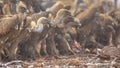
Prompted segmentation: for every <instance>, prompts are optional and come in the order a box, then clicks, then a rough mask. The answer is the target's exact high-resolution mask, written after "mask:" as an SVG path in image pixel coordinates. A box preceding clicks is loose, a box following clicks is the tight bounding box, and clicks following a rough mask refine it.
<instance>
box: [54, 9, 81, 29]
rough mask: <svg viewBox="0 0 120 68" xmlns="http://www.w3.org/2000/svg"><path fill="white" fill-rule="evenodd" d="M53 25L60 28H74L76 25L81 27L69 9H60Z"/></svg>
mask: <svg viewBox="0 0 120 68" xmlns="http://www.w3.org/2000/svg"><path fill="white" fill-rule="evenodd" d="M52 24H54V25H57V26H58V27H66V26H69V27H72V26H74V25H79V23H77V22H75V20H74V17H73V16H72V15H71V13H70V12H69V10H67V9H60V10H59V11H58V12H57V15H56V17H55V19H54V20H53V22H52Z"/></svg>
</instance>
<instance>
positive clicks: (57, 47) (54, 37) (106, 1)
mask: <svg viewBox="0 0 120 68" xmlns="http://www.w3.org/2000/svg"><path fill="white" fill-rule="evenodd" d="M119 22H120V9H119V8H118V7H117V0H114V1H113V0H0V61H11V60H31V59H32V60H34V59H36V58H40V57H46V56H52V57H58V58H59V56H60V55H65V56H66V55H74V56H76V55H78V54H85V53H90V54H91V53H92V54H96V55H97V56H98V57H101V58H109V59H113V58H117V59H119V58H120V24H119Z"/></svg>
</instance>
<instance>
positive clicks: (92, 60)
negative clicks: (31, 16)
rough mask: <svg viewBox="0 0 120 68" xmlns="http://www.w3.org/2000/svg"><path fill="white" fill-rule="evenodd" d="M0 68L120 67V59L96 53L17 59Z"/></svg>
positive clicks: (1, 65) (2, 64)
mask: <svg viewBox="0 0 120 68" xmlns="http://www.w3.org/2000/svg"><path fill="white" fill-rule="evenodd" d="M0 68H120V61H119V60H117V61H116V60H114V59H113V60H111V61H110V60H109V61H107V60H101V59H100V58H98V57H96V56H95V55H94V54H84V55H77V56H73V55H71V56H59V57H46V58H38V59H36V60H35V61H21V60H15V61H11V62H7V63H1V64H0Z"/></svg>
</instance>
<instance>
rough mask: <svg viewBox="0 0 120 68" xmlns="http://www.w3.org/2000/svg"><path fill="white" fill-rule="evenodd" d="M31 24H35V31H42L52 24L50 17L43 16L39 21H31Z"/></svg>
mask: <svg viewBox="0 0 120 68" xmlns="http://www.w3.org/2000/svg"><path fill="white" fill-rule="evenodd" d="M31 25H32V26H33V29H32V30H33V31H34V32H39V33H41V32H42V31H43V29H44V28H45V27H49V26H50V21H49V20H48V18H45V17H41V18H39V19H38V21H37V23H35V22H31Z"/></svg>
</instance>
